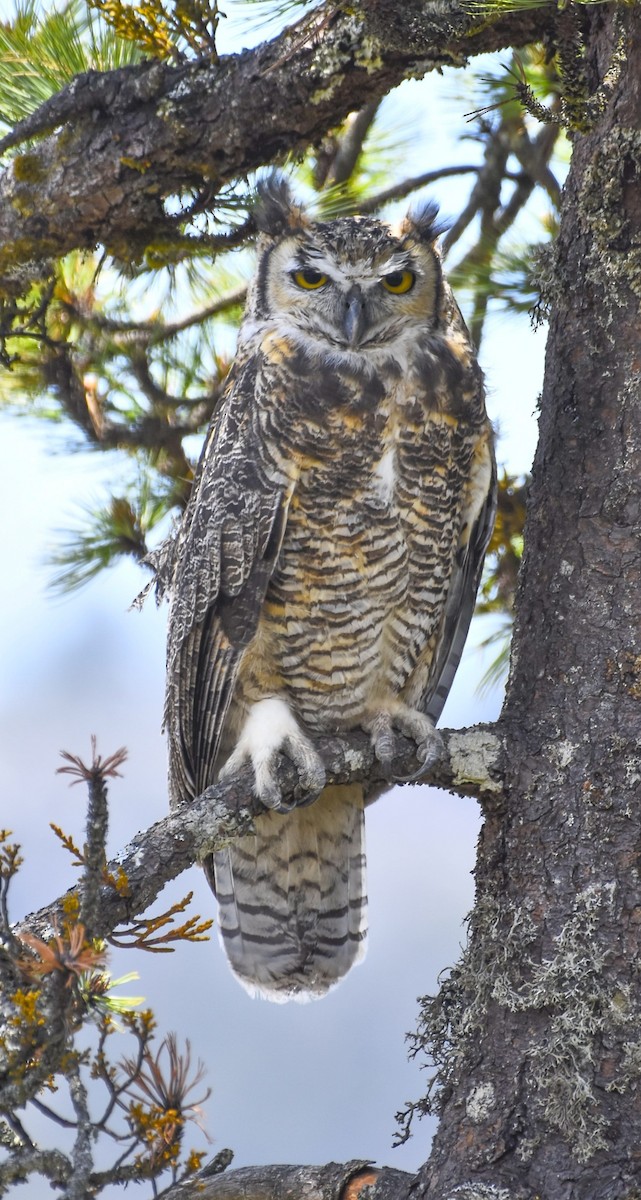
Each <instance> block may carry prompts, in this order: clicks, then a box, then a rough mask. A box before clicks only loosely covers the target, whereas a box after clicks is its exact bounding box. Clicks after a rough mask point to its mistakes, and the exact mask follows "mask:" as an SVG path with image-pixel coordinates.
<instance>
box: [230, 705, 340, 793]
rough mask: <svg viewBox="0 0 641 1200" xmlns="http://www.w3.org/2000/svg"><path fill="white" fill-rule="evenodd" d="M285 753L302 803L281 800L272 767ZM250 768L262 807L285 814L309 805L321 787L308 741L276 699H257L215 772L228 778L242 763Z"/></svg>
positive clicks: (320, 766) (320, 771)
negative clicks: (221, 765) (290, 763)
mask: <svg viewBox="0 0 641 1200" xmlns="http://www.w3.org/2000/svg"><path fill="white" fill-rule="evenodd" d="M281 753H282V754H286V755H287V757H288V758H290V759H291V760H292V762H293V764H294V766H295V767H296V770H297V771H298V777H299V780H300V786H301V788H302V789H303V791H304V792H306V793H309V795H305V796H304V797H303V799H302V800H299V801H297V800H294V801H291V802H290V801H287V802H286V801H284V800H283V793H282V789H281V786H280V783H279V781H278V775H277V771H276V764H277V761H278V755H279V754H281ZM248 761H249V762H251V764H252V766H253V768H254V792H255V794H256V796H257V797H258V799H259V800H260V801H261V803H262V804H264V805H265V807H266V808H269V809H272V810H273V811H275V812H282V813H287V812H291V811H292V810H293V809H294V808H298V807H300V806H304V805H306V804H311V803H312V802H313V801H314V800H316V798H317V797H318V795H319V793H320V792H321V791H322V790H323V788H324V786H325V778H326V775H325V768H324V766H323V763H322V760H321V758H320V756H319V754H318V753H317V751H316V750H315V749H314V746H313V745H312V743H311V741H310V740H309V738H308V737H306V736H305V734H304V733H303V732H302V730H301V729H300V727H299V726H298V724H297V722H296V720H295V718H294V716H293V714H292V713H291V711H290V708H289V705H288V704H287V702H286V701H285V700H283V699H282V698H281V697H279V696H270V697H268V698H266V699H265V700H259V701H258V703H256V704H255V705H254V706H253V708H252V709H251V710H250V712H249V715H248V717H247V720H246V722H245V726H244V728H243V731H242V733H241V735H240V738H239V739H238V743H237V745H236V747H235V749H234V751H233V753H232V754H231V755H230V757H229V758H228V759H227V762H226V763H225V764H224V765H223V767H222V769H221V770H220V771H219V773H218V777H219V779H225V778H228V777H229V776H230V775H232V774H233V773H234V772H235V771H237V770H238V769H239V768H240V767H241V766H243V765H244V764H245V763H246V762H248Z"/></svg>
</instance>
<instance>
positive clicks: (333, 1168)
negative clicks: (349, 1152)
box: [162, 1162, 414, 1200]
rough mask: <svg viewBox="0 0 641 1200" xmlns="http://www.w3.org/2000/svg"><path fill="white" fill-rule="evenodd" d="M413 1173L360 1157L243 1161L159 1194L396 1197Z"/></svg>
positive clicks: (269, 1198) (199, 1198) (256, 1199)
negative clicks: (314, 1162)
mask: <svg viewBox="0 0 641 1200" xmlns="http://www.w3.org/2000/svg"><path fill="white" fill-rule="evenodd" d="M413 1179H414V1176H412V1175H409V1174H408V1173H407V1172H406V1171H395V1170H392V1169H390V1168H389V1167H384V1168H382V1169H378V1168H376V1167H372V1166H370V1165H369V1164H368V1163H364V1162H348V1163H329V1164H328V1165H327V1166H323V1167H299V1166H296V1167H293V1166H265V1167H242V1168H240V1169H239V1170H237V1171H226V1172H225V1173H224V1174H222V1175H220V1174H216V1175H214V1176H213V1177H212V1178H208V1177H207V1167H205V1168H204V1170H203V1171H201V1172H199V1174H198V1175H195V1176H194V1178H193V1179H190V1180H188V1181H187V1182H186V1183H182V1184H179V1185H177V1186H176V1187H170V1188H168V1189H167V1191H166V1192H163V1193H162V1200H288V1198H289V1197H292V1196H305V1198H306V1200H365V1198H366V1197H367V1200H396V1198H398V1200H400V1197H402V1196H407V1194H408V1190H409V1187H410V1185H411V1183H412V1181H413Z"/></svg>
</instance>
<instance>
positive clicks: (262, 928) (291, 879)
mask: <svg viewBox="0 0 641 1200" xmlns="http://www.w3.org/2000/svg"><path fill="white" fill-rule="evenodd" d="M255 826H256V833H255V834H254V835H253V836H250V837H246V838H242V839H240V840H239V841H235V842H233V843H232V844H231V845H230V846H229V847H228V848H227V849H226V850H223V851H219V852H218V853H216V854H214V855H213V856H212V860H211V861H210V862H208V863H207V865H206V870H207V876H208V879H209V882H210V884H211V886H212V888H213V890H214V892H215V894H216V897H217V899H218V905H219V911H218V921H219V928H220V936H221V942H222V944H223V946H224V948H225V950H226V952H227V956H228V958H229V961H230V964H231V967H232V970H233V971H234V972H235V973H236V975H237V976H238V977H239V979H240V981H241V983H242V984H243V985H244V986H245V987H246V988H247V990H248V991H249V992H251V993H252V994H254V995H262V996H264V997H266V998H267V999H269V1000H275V1001H285V1000H292V999H293V1000H308V999H312V998H315V997H319V996H322V995H324V994H325V993H326V992H327V991H328V990H329V989H330V988H331V987H333V986H334V984H336V983H338V981H339V980H340V979H342V977H343V975H345V974H346V972H347V971H349V969H350V967H351V966H352V965H353V964H354V963H355V962H358V961H359V960H360V959H361V958H362V957H363V955H364V953H365V939H366V935H367V896H366V890H365V886H366V885H365V843H364V816H363V789H362V787H361V786H360V785H358V784H356V785H350V786H346V787H328V788H325V790H324V791H323V792H322V794H321V796H320V797H319V799H318V800H317V801H316V802H315V803H314V804H312V805H310V806H309V807H308V808H299V809H296V810H295V811H294V812H292V813H288V814H287V815H281V814H280V813H275V812H274V813H266V814H265V815H264V816H261V817H258V818H257V819H256V822H255Z"/></svg>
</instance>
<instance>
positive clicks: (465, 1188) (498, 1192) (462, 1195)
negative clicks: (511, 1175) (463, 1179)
mask: <svg viewBox="0 0 641 1200" xmlns="http://www.w3.org/2000/svg"><path fill="white" fill-rule="evenodd" d="M454 1197H456V1200H510V1193H509V1192H508V1191H507V1190H506V1189H505V1188H503V1187H497V1186H496V1185H495V1184H493V1183H461V1184H459V1186H458V1187H455V1188H454V1191H453V1192H450V1195H449V1196H448V1198H447V1200H454Z"/></svg>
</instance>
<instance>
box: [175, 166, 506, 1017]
mask: <svg viewBox="0 0 641 1200" xmlns="http://www.w3.org/2000/svg"><path fill="white" fill-rule="evenodd" d="M435 217H436V208H435V206H433V205H428V206H427V207H424V208H423V209H422V210H421V211H419V212H417V213H415V214H414V215H410V216H408V217H407V218H406V219H405V221H404V223H403V224H402V226H401V228H400V231H399V232H397V233H394V232H393V231H392V229H391V228H390V227H389V226H388V225H387V224H385V223H383V222H382V221H379V220H375V219H373V218H369V217H361V218H352V217H348V218H341V219H338V220H333V221H320V222H313V221H311V220H310V219H309V218H308V217H307V216H306V215H305V213H304V211H303V210H302V209H301V208H300V207H299V206H298V205H297V204H296V203H295V202H294V200H293V198H292V196H291V193H290V190H289V186H288V184H287V182H286V181H285V180H284V179H283V178H282V177H281V176H278V175H272V176H270V177H269V178H268V179H267V180H266V181H264V182H263V184H262V185H261V186H259V198H258V201H257V204H256V208H255V222H256V226H257V228H258V230H259V232H260V238H259V242H258V267H257V270H256V274H255V278H254V281H253V284H252V286H251V289H250V293H249V299H248V303H247V311H246V313H245V317H244V320H243V323H242V326H241V330H240V336H239V341H238V352H237V356H236V360H235V363H234V365H233V368H232V370H231V371H230V374H229V378H228V382H227V385H226V388H225V393H224V396H223V398H222V401H221V403H220V405H219V407H218V409H217V411H216V413H215V414H214V418H213V420H212V423H211V427H210V429H209V433H208V435H207V439H206V442H205V446H204V448H203V452H202V456H201V459H200V464H199V467H198V471H197V474H196V478H195V481H194V486H193V491H192V495H191V499H190V502H189V505H188V508H187V511H186V513H185V516H184V519H183V523H182V526H181V528H180V531H179V533H178V535H177V537H176V539H175V542H174V544H173V546H172V547H171V549H170V551H169V552H168V554H167V555H166V556H165V574H167V573H169V575H170V577H171V578H170V586H171V592H172V601H171V610H170V621H169V640H168V687H167V707H166V728H167V731H168V737H169V756H170V788H171V797H172V802H173V803H174V804H181V803H183V802H185V801H188V800H190V799H191V798H192V797H194V796H195V795H198V794H199V793H200V792H202V791H203V790H204V789H205V788H206V787H207V786H208V785H210V784H212V783H214V782H215V781H216V780H217V779H221V778H223V777H225V776H228V775H229V774H230V773H232V772H234V771H236V770H237V769H238V768H239V767H240V766H241V765H242V764H244V763H251V764H252V765H253V768H254V775H255V790H256V793H257V795H258V796H259V798H260V799H261V800H262V801H263V803H264V805H265V808H266V811H265V814H264V815H261V816H259V817H257V818H256V822H255V834H254V835H252V836H249V837H245V838H243V839H241V840H239V841H234V842H233V843H232V844H231V845H230V846H229V848H228V849H226V850H224V851H220V852H218V853H215V854H213V855H212V856H211V859H210V861H208V862H207V863H206V864H205V869H206V872H207V877H208V879H209V882H210V884H211V886H212V888H213V890H214V892H215V894H216V896H217V899H218V904H219V926H220V932H221V935H222V940H223V943H224V946H225V948H226V950H227V954H228V956H229V959H230V962H231V965H232V968H233V970H234V971H235V972H236V973H237V975H238V976H239V977H240V979H241V981H242V982H243V983H244V984H245V985H246V986H247V987H248V988H249V990H250V991H254V992H258V993H261V994H263V995H266V996H268V997H269V998H271V999H274V1000H285V999H289V998H297V999H304V998H307V997H309V996H319V995H322V994H323V993H324V992H326V991H327V989H328V988H330V987H331V986H332V985H333V984H334V983H336V982H337V980H339V979H340V978H341V977H342V976H343V975H344V974H345V973H346V971H348V969H349V968H350V966H351V965H352V964H353V963H354V962H355V961H357V960H358V959H359V958H360V957H361V956H362V954H363V950H364V940H365V936H366V894H365V854H364V840H363V789H362V787H360V786H349V787H325V786H324V784H325V773H324V769H323V765H322V762H321V760H320V758H319V756H318V754H317V752H316V750H315V748H314V737H315V736H316V735H320V734H328V733H335V732H341V731H345V730H350V729H356V728H358V727H362V728H364V729H365V730H368V731H369V732H370V735H371V737H372V740H373V744H374V748H375V751H376V753H377V755H378V757H379V758H380V759H381V760H383V761H384V762H388V763H389V761H390V760H391V758H392V754H393V746H394V736H393V735H394V730H399V731H401V732H402V733H404V734H405V735H407V736H409V737H411V738H413V739H414V740H415V741H416V743H417V747H418V755H419V757H420V758H421V759H423V760H426V759H428V758H430V757H432V756H433V755H434V751H435V747H436V745H437V742H438V735H437V734H435V732H434V722H435V721H437V720H438V717H439V715H440V713H441V709H442V707H443V704H444V702H445V699H446V696H447V694H448V691H449V688H450V685H451V683H452V680H453V677H454V674H455V671H456V668H457V666H458V662H459V658H460V655H461V651H462V647H463V643H464V641H465V637H466V634H467V629H468V625H469V621H470V617H471V614H472V609H473V606H474V599H475V595H476V590H477V585H478V580H479V575H480V571H481V566H482V562H483V556H484V553H485V549H486V546H487V541H488V538H489V535H490V532H491V528H492V522H493V513H494V497H495V468H494V457H493V449H492V433H491V427H490V424H489V422H488V419H487V416H486V413H485V406H484V399H483V384H482V376H481V372H480V369H479V367H478V365H477V362H476V359H475V356H474V351H473V347H472V345H471V343H470V339H469V336H468V333H467V330H466V328H465V325H464V322H463V320H462V317H461V315H460V312H459V310H458V308H457V305H456V303H455V301H454V299H453V296H452V293H451V291H450V289H449V287H448V284H447V282H446V281H445V279H444V277H443V273H442V270H441V264H440V260H439V256H438V252H437V250H436V249H435V239H436V236H437V233H438V230H437V228H436V225H435ZM167 564H169V566H168V565H167ZM161 573H162V572H161ZM280 752H283V753H284V754H286V755H288V756H289V758H290V759H292V760H293V762H294V763H295V765H296V767H297V769H298V772H299V774H300V779H301V783H302V785H303V788H304V790H305V792H306V793H307V794H308V795H309V797H310V799H311V800H314V803H312V804H309V805H305V806H299V807H297V808H296V809H295V810H293V811H287V812H284V811H283V810H284V807H285V806H284V805H283V803H282V796H281V792H280V789H279V785H278V780H277V777H276V773H275V762H276V758H277V756H278V754H279V753H280ZM316 797H318V799H317V798H316Z"/></svg>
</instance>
